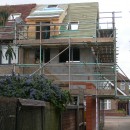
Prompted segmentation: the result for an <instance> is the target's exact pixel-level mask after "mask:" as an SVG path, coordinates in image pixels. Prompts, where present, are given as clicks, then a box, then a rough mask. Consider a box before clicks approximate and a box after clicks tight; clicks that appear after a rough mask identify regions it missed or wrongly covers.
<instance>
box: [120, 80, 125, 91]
mask: <svg viewBox="0 0 130 130" xmlns="http://www.w3.org/2000/svg"><path fill="white" fill-rule="evenodd" d="M120 90H125V82H121V83H120Z"/></svg>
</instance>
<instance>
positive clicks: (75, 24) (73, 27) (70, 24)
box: [68, 22, 79, 30]
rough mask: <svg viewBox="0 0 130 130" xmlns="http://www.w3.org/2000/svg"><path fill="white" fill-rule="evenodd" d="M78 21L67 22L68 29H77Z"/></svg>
mask: <svg viewBox="0 0 130 130" xmlns="http://www.w3.org/2000/svg"><path fill="white" fill-rule="evenodd" d="M78 27H79V22H70V23H69V24H68V30H78Z"/></svg>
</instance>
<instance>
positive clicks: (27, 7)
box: [0, 4, 36, 40]
mask: <svg viewBox="0 0 130 130" xmlns="http://www.w3.org/2000/svg"><path fill="white" fill-rule="evenodd" d="M0 7H5V6H0ZM9 7H10V8H11V9H12V12H11V13H21V19H22V20H23V21H24V22H26V17H27V16H28V15H29V14H30V12H31V11H32V9H33V8H35V7H36V4H22V5H9ZM13 24H14V22H9V21H7V23H6V26H11V27H8V28H0V32H10V34H7V33H5V34H0V39H3V40H4V39H13V38H14V33H13ZM11 31H12V33H11Z"/></svg>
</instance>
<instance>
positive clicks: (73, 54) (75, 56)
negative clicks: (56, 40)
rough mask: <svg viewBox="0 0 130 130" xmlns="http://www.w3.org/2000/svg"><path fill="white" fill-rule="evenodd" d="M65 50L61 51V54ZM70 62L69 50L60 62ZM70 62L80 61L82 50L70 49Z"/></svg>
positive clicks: (62, 54)
mask: <svg viewBox="0 0 130 130" xmlns="http://www.w3.org/2000/svg"><path fill="white" fill-rule="evenodd" d="M63 50H64V49H60V50H59V52H62V51H63ZM68 61H69V49H67V50H65V51H64V52H63V53H61V54H60V56H59V62H60V63H63V62H68ZM70 61H71V62H72V61H73V62H77V61H80V49H79V48H76V47H74V48H71V49H70Z"/></svg>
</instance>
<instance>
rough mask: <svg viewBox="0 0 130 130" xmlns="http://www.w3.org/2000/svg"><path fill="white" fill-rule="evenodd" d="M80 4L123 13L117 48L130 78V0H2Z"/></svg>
mask: <svg viewBox="0 0 130 130" xmlns="http://www.w3.org/2000/svg"><path fill="white" fill-rule="evenodd" d="M78 2H99V10H100V12H112V11H121V13H119V14H117V16H121V17H122V18H117V19H116V28H117V46H118V47H119V48H118V50H119V51H118V53H119V55H118V60H117V62H118V65H119V66H120V67H121V68H122V70H123V71H124V72H125V73H126V74H127V76H128V77H129V78H130V36H129V34H130V12H129V11H130V0H120V1H117V0H64V2H63V1H59V0H33V1H32V0H25V1H24V0H1V2H0V4H1V5H5V4H7V5H10V4H27V3H36V4H60V3H78Z"/></svg>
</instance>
